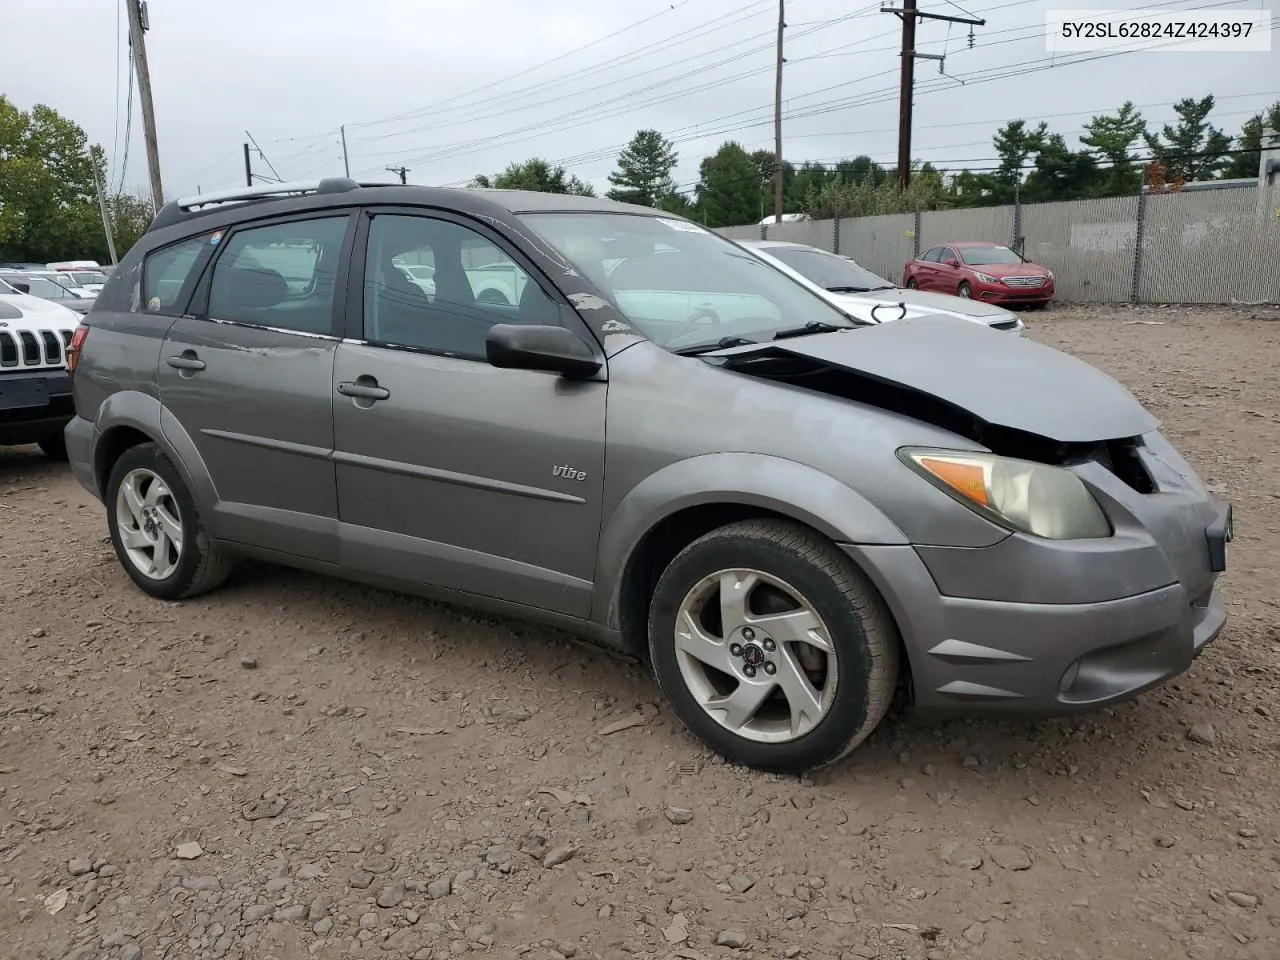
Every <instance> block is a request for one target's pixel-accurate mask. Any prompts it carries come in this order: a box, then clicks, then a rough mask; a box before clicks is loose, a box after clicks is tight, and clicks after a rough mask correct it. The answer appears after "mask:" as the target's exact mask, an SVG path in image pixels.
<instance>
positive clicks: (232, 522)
mask: <svg viewBox="0 0 1280 960" xmlns="http://www.w3.org/2000/svg"><path fill="white" fill-rule="evenodd" d="M352 219H353V218H352V217H351V216H349V215H348V214H346V213H340V214H336V215H329V216H324V217H311V218H308V219H292V220H288V221H283V222H273V223H267V224H262V225H251V226H246V227H242V228H239V229H236V230H235V231H234V232H230V233H229V235H228V236H226V237H218V240H219V242H220V247H221V249H220V250H219V252H218V254H217V256H216V259H215V260H214V262H213V266H212V270H211V271H208V272H207V275H206V277H205V278H204V279H203V280H202V281H201V284H200V286H199V288H198V289H197V291H196V293H195V296H194V298H193V300H192V304H191V312H190V313H189V314H188V315H187V316H185V317H182V318H180V319H179V320H177V321H176V322H175V323H174V324H173V326H172V327H171V328H170V329H169V332H168V335H167V336H166V337H165V340H164V343H163V344H162V346H161V349H160V357H159V383H160V399H161V403H162V404H163V405H164V407H165V409H166V411H167V412H168V413H169V415H171V416H172V417H173V420H174V421H176V423H174V422H173V421H168V425H167V427H166V430H167V432H169V433H173V432H176V431H177V430H178V429H180V430H181V431H182V432H184V433H185V434H186V435H187V437H188V438H189V439H190V441H191V442H192V443H193V444H194V445H195V448H196V450H197V452H198V453H199V455H200V458H201V459H202V460H203V461H204V469H205V472H206V473H207V475H208V477H209V478H210V480H211V481H212V483H213V486H214V490H215V496H216V503H215V505H214V508H213V515H212V516H210V517H209V518H208V519H207V522H208V524H209V527H210V531H211V533H213V535H214V536H215V537H218V538H219V539H225V540H229V541H233V542H237V543H244V544H249V545H252V546H256V547H260V548H265V549H269V550H274V551H277V552H280V553H283V554H289V555H293V556H299V557H308V558H312V559H317V560H326V561H331V562H332V561H336V560H337V558H338V536H337V524H338V502H337V483H336V480H335V476H334V465H333V459H332V456H333V399H332V390H333V387H332V381H333V364H334V356H335V352H336V349H337V345H338V342H339V336H338V331H339V330H340V329H341V322H342V310H341V307H342V305H343V301H342V298H339V297H336V296H335V291H336V290H337V289H338V288H339V284H338V282H337V278H338V275H339V272H340V270H342V269H343V266H342V265H343V264H344V263H345V259H344V246H345V244H346V243H347V240H348V233H349V230H350V228H351V222H352Z"/></svg>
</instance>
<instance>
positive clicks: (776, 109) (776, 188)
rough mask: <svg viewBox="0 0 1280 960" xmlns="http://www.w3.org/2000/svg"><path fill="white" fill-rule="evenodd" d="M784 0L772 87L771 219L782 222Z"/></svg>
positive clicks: (779, 3)
mask: <svg viewBox="0 0 1280 960" xmlns="http://www.w3.org/2000/svg"><path fill="white" fill-rule="evenodd" d="M785 2H786V0H778V67H777V76H776V78H775V79H774V85H773V219H774V222H775V223H781V222H782V65H783V64H784V63H786V59H785V58H784V57H783V56H782V32H783V31H784V30H785V29H786V27H787V21H786V13H785V10H784V5H785Z"/></svg>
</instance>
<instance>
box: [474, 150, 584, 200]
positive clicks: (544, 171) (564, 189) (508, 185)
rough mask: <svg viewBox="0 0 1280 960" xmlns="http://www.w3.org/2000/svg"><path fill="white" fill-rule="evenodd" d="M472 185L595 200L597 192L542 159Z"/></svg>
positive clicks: (513, 166)
mask: <svg viewBox="0 0 1280 960" xmlns="http://www.w3.org/2000/svg"><path fill="white" fill-rule="evenodd" d="M471 182H472V184H473V185H474V186H477V187H493V188H494V189H496V190H535V191H537V192H539V193H572V194H577V195H578V196H581V197H594V196H595V195H596V191H595V188H594V187H592V186H591V184H589V183H584V182H582V181H581V180H579V179H578V178H577V177H576V176H574V175H572V174H569V173H566V172H565V169H564V167H554V166H552V165H551V164H550V163H549V162H548V161H546V160H543V159H542V158H541V157H534V158H532V159H531V160H526V161H525V162H524V163H512V164H509V165H508V166H507V169H505V170H503V171H502V173H499V174H498V175H496V176H494V177H488V176H486V175H485V174H483V173H482V174H480V175H478V176H477V177H475V178H474V179H473V180H472V181H471Z"/></svg>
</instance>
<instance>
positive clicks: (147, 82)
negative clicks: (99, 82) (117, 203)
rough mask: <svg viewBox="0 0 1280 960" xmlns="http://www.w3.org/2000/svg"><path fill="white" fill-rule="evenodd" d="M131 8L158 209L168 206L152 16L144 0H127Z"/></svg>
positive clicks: (132, 36) (132, 38)
mask: <svg viewBox="0 0 1280 960" xmlns="http://www.w3.org/2000/svg"><path fill="white" fill-rule="evenodd" d="M125 6H126V7H127V8H128V10H129V46H130V47H131V48H132V50H133V66H134V70H135V72H136V73H137V75H138V103H139V104H140V105H141V106H142V127H143V134H144V136H145V138H146V141H147V169H148V170H149V171H150V174H151V202H152V204H153V205H154V207H155V209H156V210H157V211H158V210H159V209H160V208H161V207H162V206H164V187H163V186H162V185H161V183H160V147H159V145H158V142H157V140H156V110H155V105H154V104H153V103H152V100H151V71H150V69H149V68H148V67H147V44H146V41H145V40H144V39H143V36H142V35H143V34H144V33H146V32H147V29H148V27H149V23H150V18H149V17H148V16H147V9H146V5H145V3H144V2H143V0H125Z"/></svg>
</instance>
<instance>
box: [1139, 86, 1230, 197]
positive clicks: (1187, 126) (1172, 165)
mask: <svg viewBox="0 0 1280 960" xmlns="http://www.w3.org/2000/svg"><path fill="white" fill-rule="evenodd" d="M1213 104H1214V100H1213V94H1209V96H1207V97H1205V98H1204V99H1202V100H1196V99H1194V98H1193V97H1187V98H1185V99H1183V100H1179V101H1178V102H1177V103H1176V104H1174V106H1173V112H1174V113H1176V114H1177V115H1178V125H1177V126H1176V127H1171V126H1169V124H1167V123H1166V124H1165V125H1164V129H1163V130H1161V134H1162V136H1163V139H1162V138H1161V136H1156V135H1153V134H1150V133H1144V134H1143V137H1144V138H1145V139H1146V141H1147V146H1148V147H1150V148H1151V156H1152V159H1153V160H1158V161H1159V162H1160V165H1161V166H1162V167H1164V169H1165V170H1166V171H1167V173H1168V177H1169V179H1170V180H1174V179H1178V178H1181V179H1183V180H1185V181H1187V182H1188V183H1190V182H1191V181H1193V180H1212V179H1213V177H1214V175H1215V174H1216V173H1217V172H1218V171H1219V170H1220V169H1221V168H1222V166H1223V160H1224V158H1225V157H1226V155H1227V151H1228V149H1230V147H1231V138H1230V137H1228V136H1227V135H1226V134H1225V133H1223V132H1222V131H1221V130H1219V129H1218V128H1217V127H1215V126H1213V125H1212V124H1210V123H1209V121H1208V119H1207V118H1208V116H1209V111H1211V110H1212V109H1213Z"/></svg>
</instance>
